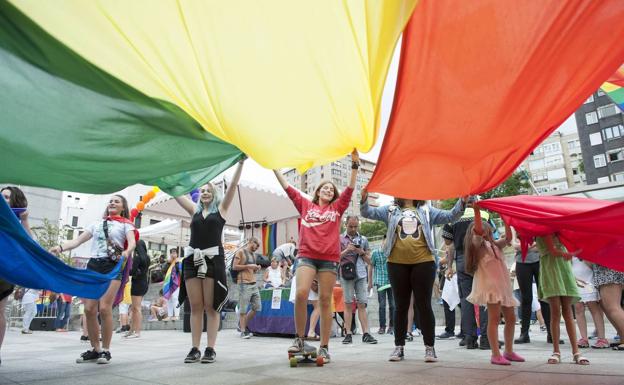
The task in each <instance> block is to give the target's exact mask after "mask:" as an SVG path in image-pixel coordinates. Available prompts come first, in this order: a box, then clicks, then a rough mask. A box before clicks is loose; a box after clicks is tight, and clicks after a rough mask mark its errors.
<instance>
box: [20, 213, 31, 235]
mask: <svg viewBox="0 0 624 385" xmlns="http://www.w3.org/2000/svg"><path fill="white" fill-rule="evenodd" d="M20 222H22V227H24V230H26V232H27V233H28V235H30V237H31V238H33V233H32V230H30V223H29V222H28V210H26V211H24V212H23V213H21V214H20Z"/></svg>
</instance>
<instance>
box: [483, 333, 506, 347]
mask: <svg viewBox="0 0 624 385" xmlns="http://www.w3.org/2000/svg"><path fill="white" fill-rule="evenodd" d="M503 345H505V343H504V342H503V341H498V348H499V349H500V348H502V347H503ZM479 349H481V350H491V349H492V347H491V346H490V340H489V339H488V338H487V337H486V338H484V337H483V336H481V340H480V342H479Z"/></svg>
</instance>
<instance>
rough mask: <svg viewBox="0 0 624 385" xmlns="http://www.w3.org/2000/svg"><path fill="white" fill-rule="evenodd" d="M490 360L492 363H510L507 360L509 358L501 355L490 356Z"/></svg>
mask: <svg viewBox="0 0 624 385" xmlns="http://www.w3.org/2000/svg"><path fill="white" fill-rule="evenodd" d="M490 362H491V363H492V364H494V365H511V362H509V360H507V359H506V358H505V357H503V356H498V357H495V356H492V358H491V359H490Z"/></svg>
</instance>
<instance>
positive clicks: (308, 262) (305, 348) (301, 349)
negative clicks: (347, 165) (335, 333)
mask: <svg viewBox="0 0 624 385" xmlns="http://www.w3.org/2000/svg"><path fill="white" fill-rule="evenodd" d="M351 160H352V165H351V180H350V181H349V186H348V187H347V188H346V189H345V191H343V192H342V193H340V191H338V188H337V187H336V185H334V184H333V183H332V182H330V181H321V183H319V185H318V186H317V187H316V189H315V190H314V195H313V196H312V199H309V198H308V197H306V196H304V195H303V194H302V193H301V192H299V191H298V190H296V189H295V188H294V187H292V186H291V185H289V184H288V182H287V181H286V179H284V177H283V176H282V174H281V173H280V172H279V171H278V170H273V172H274V173H275V176H276V177H277V180H278V181H279V183H280V184H281V185H282V187H283V188H284V190H286V194H288V197H289V198H290V200H291V201H292V202H293V204H294V205H295V207H296V208H297V211H299V214H300V215H301V228H300V233H299V252H298V255H297V260H298V262H297V270H296V271H295V274H296V281H297V288H296V289H295V290H296V291H297V292H296V295H295V329H296V331H297V336H296V338H295V341H294V342H293V344H292V346H290V347H289V348H288V353H292V354H297V353H306V354H308V353H312V352H314V351H315V349H314V347H312V346H310V345H308V344H307V343H306V342H304V338H305V335H306V329H305V327H306V321H307V318H308V313H307V306H308V294H309V292H310V288H311V287H312V281H314V279H315V277H318V286H319V305H320V308H321V346H320V347H319V349H318V354H317V356H318V357H320V358H321V359H322V360H323V361H324V363H329V362H330V360H331V358H330V355H329V332H330V329H331V322H332V313H331V296H332V290H333V287H334V284H335V283H336V275H337V273H338V271H337V270H338V261H339V260H340V239H339V234H340V219H341V218H342V214H344V212H345V210H346V209H347V207H349V202H350V201H351V196H352V195H353V189H354V188H355V182H356V178H357V170H358V168H359V167H360V157H359V155H358V153H357V151H356V150H353V152H352V153H351Z"/></svg>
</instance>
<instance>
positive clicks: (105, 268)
mask: <svg viewBox="0 0 624 385" xmlns="http://www.w3.org/2000/svg"><path fill="white" fill-rule="evenodd" d="M117 262H118V261H113V260H112V259H110V258H91V259H89V262H87V270H91V271H95V272H96V273H100V274H108V273H110V272H111V271H113V269H114V268H115V266H117ZM122 275H123V269H120V270H119V274H117V276H115V278H113V280H115V281H121V276H122Z"/></svg>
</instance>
